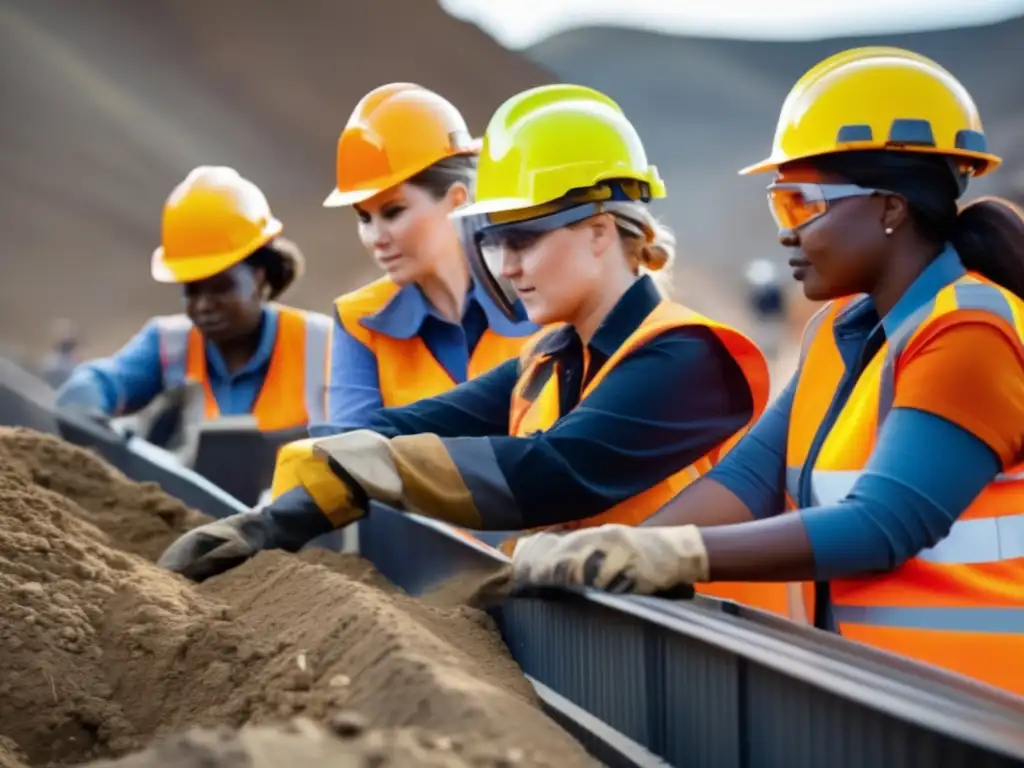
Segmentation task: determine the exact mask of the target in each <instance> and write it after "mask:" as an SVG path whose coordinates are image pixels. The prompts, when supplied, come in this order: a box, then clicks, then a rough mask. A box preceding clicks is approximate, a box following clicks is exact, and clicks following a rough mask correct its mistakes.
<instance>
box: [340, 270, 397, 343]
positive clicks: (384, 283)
mask: <svg viewBox="0 0 1024 768" xmlns="http://www.w3.org/2000/svg"><path fill="white" fill-rule="evenodd" d="M399 290H401V289H400V288H399V286H398V285H396V284H395V283H394V282H392V280H391V279H390V278H387V277H382V278H380V279H378V280H374V281H373V282H372V283H369V284H368V285H364V286H363V287H362V288H357V289H356V290H354V291H350V292H349V293H346V294H344V295H342V296H339V297H338V298H337V299H335V300H334V311H335V312H336V313H337V315H338V320H339V321H340V322H341V325H342V326H343V327H344V328H345V330H346V331H348V333H349V334H350V335H351V336H353V337H355V338H356V339H358V340H359V341H361V342H363V343H364V344H366V343H367V342H368V341H369V339H370V337H371V335H372V334H371V331H370V330H368V329H367V328H365V327H363V325H362V324H361V323H360V322H359V321H360V320H362V319H363V318H364V317H367V316H368V315H372V314H374V313H375V312H379V311H380V310H381V309H383V308H384V306H385V305H386V304H387V303H388V302H389V301H391V298H392V297H393V296H394V295H395V294H396V293H398V291H399Z"/></svg>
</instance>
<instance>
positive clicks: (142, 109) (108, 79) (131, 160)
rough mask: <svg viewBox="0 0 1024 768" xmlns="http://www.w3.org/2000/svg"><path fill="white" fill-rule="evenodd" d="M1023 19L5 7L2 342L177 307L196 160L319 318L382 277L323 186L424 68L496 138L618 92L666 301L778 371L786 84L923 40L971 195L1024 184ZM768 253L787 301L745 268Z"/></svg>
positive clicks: (95, 343)
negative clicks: (177, 274) (721, 327)
mask: <svg viewBox="0 0 1024 768" xmlns="http://www.w3.org/2000/svg"><path fill="white" fill-rule="evenodd" d="M1022 16H1024V0H970V1H969V2H964V0H958V1H950V0H930V2H928V1H926V0H888V2H879V1H878V0H831V2H829V3H822V2H814V3H811V2H806V1H805V0H776V2H773V3H763V2H756V1H754V2H751V1H747V0H714V2H713V3H712V2H683V0H649V1H647V0H609V1H608V2H603V1H602V0H579V1H577V0H539V1H538V2H534V0H442V2H437V0H374V1H373V2H372V3H371V2H366V0H363V1H362V2H352V1H351V0H294V2H292V3H285V2H283V0H145V2H138V0H0V105H2V106H0V110H2V111H0V114H2V119H0V146H2V148H3V150H2V158H0V237H2V238H3V256H2V258H3V274H2V278H0V354H7V355H8V356H13V357H16V358H18V359H20V360H22V361H24V362H26V363H32V364H34V365H36V366H38V365H40V364H43V362H44V361H47V360H48V363H47V364H48V365H51V366H57V367H58V368H59V365H60V362H59V360H60V359H65V360H71V359H72V358H74V357H77V356H90V355H95V354H101V353H105V352H109V351H112V350H114V349H116V348H117V347H118V346H120V344H122V343H123V342H124V341H126V340H127V339H128V337H129V336H130V335H131V334H132V333H134V332H135V331H136V330H137V329H138V328H139V326H140V325H141V324H142V323H143V322H144V321H145V320H146V319H147V318H149V317H151V316H152V315H154V314H161V313H168V312H174V311H178V310H179V308H180V293H179V291H178V290H177V289H176V288H174V287H169V286H161V285H158V284H156V283H154V282H153V281H152V280H151V278H150V275H149V260H150V254H151V253H152V250H153V248H154V247H155V246H156V245H157V243H158V240H159V235H160V211H161V206H162V204H163V201H164V199H165V197H166V196H167V194H168V192H169V191H170V190H171V189H172V187H173V186H174V185H175V184H176V183H177V182H179V181H180V180H181V179H182V178H183V177H184V176H185V174H186V173H187V172H188V171H189V170H190V169H191V168H192V167H194V166H196V165H199V164H224V165H230V166H234V167H236V168H237V169H238V170H239V171H240V172H241V173H242V174H243V175H245V176H247V177H249V178H251V179H253V180H254V181H255V182H256V183H257V184H258V185H260V186H261V187H262V188H263V189H264V191H265V192H266V193H267V196H268V198H269V199H270V203H271V206H272V207H273V208H274V210H275V212H276V214H277V216H278V217H279V218H281V219H282V220H283V221H284V223H285V232H286V234H287V235H289V236H290V237H291V238H292V239H294V240H296V241H297V242H298V244H299V245H300V246H301V247H302V249H303V250H304V251H305V254H306V257H307V259H308V262H309V265H308V266H309V269H308V272H307V276H306V278H305V280H304V281H303V282H302V283H301V284H300V285H299V286H298V287H297V289H295V290H294V292H292V293H290V294H289V297H288V298H289V303H292V304H295V305H298V306H303V307H308V308H315V309H319V310H321V311H326V309H327V307H328V306H329V305H330V302H331V300H332V299H333V298H334V297H335V296H336V295H338V294H340V293H342V292H344V291H346V290H349V289H352V288H355V287H358V286H359V285H361V284H363V283H365V282H367V281H369V280H371V279H373V278H375V277H376V276H377V270H376V268H375V266H374V264H373V263H372V261H371V259H370V257H369V256H368V255H367V254H365V253H364V252H363V250H362V248H361V247H360V245H359V243H358V240H357V238H356V232H355V219H354V216H352V214H351V213H349V212H347V211H345V212H339V211H338V210H328V209H324V208H321V205H320V204H321V201H322V200H323V198H324V196H325V195H326V193H327V192H328V191H329V190H330V189H331V188H332V186H333V175H334V150H335V142H336V140H337V134H338V132H339V131H340V129H341V128H342V126H343V125H344V123H345V121H346V119H347V118H348V116H349V114H350V112H351V111H352V108H353V107H354V106H355V104H356V102H357V101H358V100H359V98H360V97H361V96H362V95H363V94H364V93H365V92H366V91H368V90H370V89H371V88H373V87H375V86H377V85H380V84H382V83H386V82H389V81H399V80H404V81H414V82H417V83H419V84H421V85H424V86H426V87H428V88H431V89H434V90H436V91H438V92H440V93H442V94H443V95H445V96H446V97H447V98H449V99H450V100H452V101H453V102H454V103H455V104H457V105H458V106H459V107H460V109H461V110H462V111H463V113H464V115H465V116H466V118H467V120H469V122H470V125H471V128H472V129H473V130H474V131H476V132H481V131H482V130H483V128H484V127H485V125H486V121H487V119H488V118H489V116H490V114H491V113H492V111H493V110H494V109H495V108H496V107H497V106H498V105H499V104H500V103H501V102H502V101H503V100H504V99H505V98H507V97H508V96H510V95H512V94H513V93H515V92H516V91H519V90H522V89H525V88H527V87H530V86H533V85H539V84H543V83H549V82H552V81H572V82H577V83H582V84H586V85H590V86H593V87H596V88H599V89H601V90H603V91H605V92H607V93H608V94H609V95H611V96H612V97H613V98H615V99H616V100H618V101H619V103H620V104H621V105H622V107H623V108H624V110H625V111H626V114H627V115H628V116H629V117H630V118H631V119H632V120H633V121H634V123H635V124H636V125H637V127H638V129H639V131H640V133H641V136H642V137H643V138H644V140H645V143H646V146H647V150H648V154H649V156H650V158H651V159H652V162H654V163H656V164H657V165H658V166H659V167H660V169H661V171H662V174H663V176H664V177H665V179H666V181H667V184H668V189H669V198H668V199H667V200H666V201H663V202H661V203H660V204H659V205H658V212H659V214H660V215H661V216H662V217H663V218H664V220H665V221H666V223H668V224H669V225H670V226H672V227H673V229H674V230H675V231H676V233H677V235H678V237H679V242H680V251H681V252H680V259H679V262H678V266H677V268H676V274H675V283H676V288H677V292H676V296H677V298H679V299H681V300H683V301H685V302H687V303H689V304H691V305H692V306H693V307H694V308H696V309H698V310H701V311H704V312H706V313H709V314H711V315H713V316H716V317H719V318H721V319H724V320H729V321H732V322H735V323H737V324H739V325H741V326H742V327H744V328H746V329H747V330H750V331H751V332H753V333H755V334H756V335H758V336H759V338H761V339H762V340H764V342H765V343H766V344H767V345H769V346H771V347H773V348H774V347H776V346H777V347H778V348H779V350H780V352H779V354H780V355H781V357H782V359H783V362H782V363H781V365H782V367H783V368H786V366H787V365H789V364H790V363H786V362H785V358H786V356H787V354H789V355H790V357H791V355H792V347H793V340H794V339H795V336H796V332H795V331H794V330H792V329H795V328H797V327H798V326H800V325H802V320H803V319H804V318H805V317H806V314H807V312H808V311H809V309H810V308H809V307H807V306H806V305H804V304H803V303H802V302H800V301H799V299H798V298H797V297H796V296H795V295H794V294H793V292H792V290H791V289H788V282H786V281H787V280H788V270H786V269H785V267H784V264H785V259H786V255H785V253H784V252H783V250H782V248H781V247H780V246H778V245H777V243H776V241H775V231H774V228H773V225H772V221H771V218H770V216H769V214H768V211H767V208H766V206H765V203H764V195H763V181H762V180H760V179H750V178H741V177H739V176H737V175H736V170H737V169H738V168H740V167H742V166H744V165H746V164H748V163H750V162H753V161H756V160H759V159H761V157H762V156H764V155H766V154H767V153H768V151H769V148H770V144H771V139H772V134H773V131H774V127H775V121H776V118H777V115H778V110H779V107H780V106H781V104H782V101H783V99H784V98H785V96H786V93H787V92H788V90H789V88H790V87H791V86H792V84H793V83H794V82H795V81H796V79H797V78H798V77H799V76H800V75H801V74H802V73H803V72H804V71H805V70H807V69H808V68H809V67H810V66H812V65H813V64H814V63H816V62H818V61H819V60H821V59H823V58H824V57H826V56H828V55H830V54H832V53H834V52H836V51H839V50H842V49H844V48H849V47H851V46H854V45H863V44H884V45H897V46H902V47H907V48H911V49H914V50H916V51H919V52H920V53H923V54H925V55H927V56H930V57H933V58H935V59H937V60H938V61H939V63H941V64H943V65H944V66H946V67H947V68H948V69H950V70H952V72H953V73H954V74H955V75H957V76H958V77H959V78H960V79H961V81H962V82H963V83H964V84H965V85H966V86H967V88H968V89H969V90H970V91H971V92H972V94H973V95H974V97H975V99H976V101H977V102H978V105H979V107H980V109H981V113H982V116H983V118H984V120H985V127H986V129H987V133H988V134H989V137H990V141H991V142H992V146H993V149H994V151H996V152H997V153H999V154H1001V155H1002V156H1003V157H1004V158H1005V160H1006V165H1005V166H1004V168H1003V169H1001V170H1000V172H998V173H996V174H995V175H993V176H992V177H991V181H989V179H984V180H983V181H984V182H985V183H981V182H979V183H978V184H977V185H976V186H974V187H972V189H971V193H970V194H971V196H974V195H980V194H1001V195H1005V196H1007V197H1010V198H1011V199H1014V200H1015V201H1016V202H1018V203H1020V202H1024V200H1022V198H1024V77H1022V74H1021V72H1022V70H1024V67H1022V65H1024V46H1022V41H1024V18H1022ZM757 260H765V261H763V262H761V263H760V264H757V265H756V266H755V267H754V268H753V269H748V266H749V265H750V263H751V262H753V261H757ZM772 264H775V265H777V266H778V267H779V268H780V269H779V270H778V271H777V274H778V275H779V276H780V277H781V278H782V280H783V281H784V285H786V286H787V290H788V294H787V298H788V299H789V301H788V303H786V302H782V301H781V300H780V299H779V297H778V296H773V295H768V294H766V293H765V292H764V291H763V290H762V291H760V292H759V291H758V290H752V289H751V287H750V286H751V284H752V283H753V284H755V285H756V284H762V283H764V282H765V280H768V281H769V282H770V280H771V279H772V275H771V272H772V270H771V265H772ZM769 293H770V292H769ZM787 313H788V315H789V323H788V326H787V325H786V324H785V323H782V325H781V326H780V325H779V324H778V323H776V322H775V321H773V320H772V319H771V318H772V317H778V316H782V315H784V314H787ZM773 323H774V324H773ZM776 342H778V343H776ZM787 350H788V351H787ZM62 356H63V358H62ZM55 358H56V359H57V360H58V362H54V359H55Z"/></svg>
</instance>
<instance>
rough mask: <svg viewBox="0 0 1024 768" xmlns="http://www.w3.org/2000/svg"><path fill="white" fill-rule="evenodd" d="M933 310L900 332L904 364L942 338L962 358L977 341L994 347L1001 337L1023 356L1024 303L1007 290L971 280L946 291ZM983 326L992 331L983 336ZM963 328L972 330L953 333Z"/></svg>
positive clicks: (944, 344)
mask: <svg viewBox="0 0 1024 768" xmlns="http://www.w3.org/2000/svg"><path fill="white" fill-rule="evenodd" d="M934 306H935V308H934V309H933V310H932V311H931V312H930V313H929V314H928V315H927V316H925V317H924V318H920V317H918V318H913V317H912V318H911V319H910V320H909V321H908V323H907V326H906V327H905V328H901V329H900V330H899V331H897V333H896V335H897V337H900V336H902V337H903V338H897V339H896V340H895V343H897V344H899V346H900V349H899V352H900V353H902V355H903V358H902V360H901V361H906V360H909V359H912V358H913V357H915V356H916V355H918V354H920V353H921V351H922V350H924V349H925V348H927V347H929V346H931V345H933V344H935V343H936V340H937V339H940V338H942V339H943V341H942V342H941V343H942V345H943V347H944V348H946V349H947V351H950V350H953V349H956V350H958V351H957V352H956V354H957V355H958V356H960V355H963V354H971V353H972V352H973V350H970V349H967V348H966V347H968V346H970V344H971V343H973V342H972V339H973V338H974V337H977V338H988V339H990V341H989V342H988V345H991V344H992V343H993V340H995V339H996V337H997V336H1002V338H1003V339H1004V341H1005V343H1006V344H1008V345H1010V346H1011V347H1013V348H1015V349H1016V350H1017V353H1018V354H1019V355H1021V356H1024V325H1022V320H1021V319H1020V318H1024V301H1022V300H1021V299H1020V298H1018V297H1017V296H1014V295H1013V294H1012V293H1010V292H1009V291H1007V290H1006V289H1005V288H1000V287H999V286H996V285H995V284H993V283H991V282H988V281H986V280H984V279H977V278H974V277H972V276H968V277H967V278H964V279H962V280H959V281H957V282H956V283H954V284H952V285H950V286H947V287H946V288H945V289H943V291H942V292H941V293H940V294H939V295H938V296H937V297H936V300H935V302H934ZM981 326H987V327H988V328H989V329H990V331H989V332H988V333H984V332H983V331H981V330H980V327H981ZM961 327H966V328H973V330H967V331H957V332H955V333H954V331H955V330H956V329H959V328H961ZM951 334H952V335H951ZM961 339H962V340H963V341H959V340H961ZM960 347H963V348H964V349H962V350H960Z"/></svg>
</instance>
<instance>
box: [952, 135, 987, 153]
mask: <svg viewBox="0 0 1024 768" xmlns="http://www.w3.org/2000/svg"><path fill="white" fill-rule="evenodd" d="M954 145H955V146H956V148H957V149H962V150H964V151H966V152H988V139H986V138H985V134H984V133H982V132H981V131H971V130H963V131H957V132H956V141H955V142H954Z"/></svg>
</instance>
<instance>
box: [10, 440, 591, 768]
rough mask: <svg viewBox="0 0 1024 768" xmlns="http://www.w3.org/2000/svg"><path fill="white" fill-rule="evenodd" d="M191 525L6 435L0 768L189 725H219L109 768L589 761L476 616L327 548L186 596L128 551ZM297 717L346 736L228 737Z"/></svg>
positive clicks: (132, 489)
mask: <svg viewBox="0 0 1024 768" xmlns="http://www.w3.org/2000/svg"><path fill="white" fill-rule="evenodd" d="M198 519H200V518H198V517H197V516H195V515H194V514H193V513H190V512H188V511H187V510H185V509H183V508H181V507H180V505H177V504H176V503H175V502H174V501H173V500H170V499H168V498H167V497H166V496H164V495H163V494H162V493H161V492H160V491H159V490H158V489H155V488H152V487H147V486H140V485H136V484H134V483H131V482H129V481H127V480H125V479H124V478H122V477H120V476H118V475H117V473H116V472H114V471H113V470H111V469H110V468H109V467H107V466H106V465H104V464H103V463H102V462H101V461H99V460H97V459H95V458H94V457H91V456H89V455H88V454H86V453H84V452H82V451H78V450H77V449H74V448H71V447H69V446H66V445H64V444H62V443H60V441H58V440H55V439H54V438H50V437H46V436H41V435H36V434H34V433H31V432H27V431H23V430H0V615H2V616H4V617H5V620H4V621H3V622H2V623H0V656H2V657H3V659H4V674H3V676H2V677H0V735H3V736H7V737H9V738H10V739H13V740H15V741H16V743H17V746H18V747H19V748H20V749H21V750H23V751H24V753H25V755H27V760H23V758H21V757H20V756H18V755H17V754H16V753H15V751H14V750H13V749H11V750H7V751H8V752H9V754H10V757H7V756H5V752H4V744H3V743H2V742H0V765H2V766H4V768H7V766H6V764H5V763H4V762H3V761H4V760H7V761H8V762H10V763H11V764H12V765H15V766H17V765H18V762H16V761H18V760H22V761H23V762H26V763H28V764H29V765H36V766H39V765H71V764H77V763H80V762H82V761H85V760H90V759H111V758H116V757H118V756H121V755H125V754H126V753H129V752H131V751H132V750H137V749H141V748H144V747H146V746H147V745H148V744H150V743H152V742H153V740H154V739H158V738H162V737H167V736H170V735H172V734H174V733H180V732H181V731H183V730H185V729H187V728H190V727H194V726H198V727H220V728H222V729H223V728H228V729H229V732H226V733H225V732H223V731H219V732H216V733H215V734H213V735H211V734H210V733H198V732H193V733H191V734H188V735H185V736H181V737H177V738H175V739H172V740H171V741H168V742H165V743H164V744H163V745H161V746H157V747H155V748H153V749H151V750H150V751H149V752H147V753H143V754H140V755H138V756H135V757H131V758H125V762H119V763H117V764H120V765H140V766H141V765H155V764H161V765H164V764H170V765H200V764H202V765H217V766H222V765H223V766H227V765H264V764H269V762H266V761H268V760H271V756H272V755H277V756H278V757H279V758H280V760H279V763H283V762H285V758H284V757H283V755H284V754H285V753H287V754H288V755H289V757H288V758H287V760H289V761H292V762H300V763H301V764H309V765H317V764H319V763H318V761H326V760H328V759H330V760H334V761H335V762H334V763H332V764H338V765H345V764H347V763H346V762H345V761H346V759H351V760H356V757H357V756H361V758H360V759H361V760H362V761H363V762H361V763H360V764H374V765H385V764H391V765H403V764H404V765H412V764H424V765H460V764H463V763H460V762H459V761H460V760H468V761H470V762H469V763H468V764H473V765H499V764H512V763H521V764H524V765H559V766H560V767H561V766H571V765H584V764H589V762H590V761H589V758H588V757H587V756H586V754H585V752H584V751H583V750H582V748H581V747H579V745H577V744H576V743H575V742H574V741H572V739H571V738H569V737H568V736H567V735H566V734H565V733H564V732H563V731H562V730H560V729H559V728H558V727H557V726H556V725H555V724H554V723H553V722H552V721H551V720H549V719H548V718H547V717H545V716H544V715H543V714H542V712H541V711H540V709H539V707H538V705H537V702H536V700H535V697H534V694H533V691H532V688H531V687H530V685H529V684H528V682H527V681H526V679H525V678H524V677H523V675H522V674H521V672H520V671H519V669H518V667H517V666H516V664H515V662H514V661H513V660H512V659H511V657H510V656H509V654H508V651H507V649H506V648H505V647H504V645H503V643H502V642H501V639H500V637H499V635H498V634H497V632H496V631H495V628H494V627H493V625H492V623H491V621H490V619H489V618H488V617H487V616H486V614H484V613H481V612H479V611H476V610H473V609H471V608H468V607H466V606H442V605H436V604H428V603H425V602H420V601H417V600H415V599H413V598H410V597H408V596H406V595H404V594H402V593H401V592H399V591H398V590H397V589H395V588H394V587H392V586H390V585H389V584H388V583H387V582H386V581H385V580H384V579H383V578H382V577H381V576H380V574H379V573H377V572H376V571H375V570H374V569H373V567H372V565H370V564H369V563H368V562H367V561H365V560H362V559H360V558H358V557H354V556H341V555H334V554H332V553H328V552H326V551H316V550H313V551H310V552H306V553H303V554H302V555H300V556H298V557H296V556H292V555H288V554H285V553H281V552H266V553H262V554H261V555H259V556H258V557H256V558H254V559H253V560H252V561H250V562H248V563H246V564H245V565H243V566H241V567H239V568H237V569H235V570H234V571H232V572H230V573H228V574H225V575H223V576H220V577H217V578H214V579H210V580H209V581H206V582H204V583H203V584H201V585H198V586H197V585H193V584H191V583H189V582H186V581H185V580H183V579H181V578H179V577H177V576H174V575H172V574H170V573H167V572H165V571H162V570H160V569H158V568H156V566H155V565H153V564H152V563H151V562H149V561H148V560H146V559H145V558H144V557H141V556H138V555H137V554H135V553H137V552H143V551H144V552H147V553H150V555H152V554H155V553H156V552H159V551H160V550H161V549H162V548H163V545H164V544H165V543H166V541H167V540H168V539H170V538H173V536H174V535H175V534H176V533H177V532H178V531H180V530H184V528H186V527H188V526H189V525H191V524H194V523H195V522H196V521H197V520H198ZM122 535H123V536H125V540H122V538H121V537H122ZM344 712H349V713H356V714H355V715H348V716H345V717H342V718H341V720H339V719H338V718H339V715H340V714H341V713H344ZM294 717H302V718H305V719H308V720H310V721H315V722H319V723H323V724H331V723H332V722H333V723H334V724H335V726H336V731H337V732H339V733H345V734H348V735H349V738H348V739H346V740H345V743H344V745H343V748H342V747H341V746H338V745H337V744H336V743H335V741H334V740H332V739H333V737H332V738H331V739H329V738H327V737H323V736H322V735H320V734H319V731H316V729H311V728H310V727H309V726H308V725H303V724H301V723H300V724H298V725H296V724H294V723H293V725H292V726H290V727H289V728H286V729H284V730H281V729H278V730H259V729H256V730H245V731H242V732H239V733H235V732H234V731H233V730H230V729H237V728H240V727H242V726H245V725H248V724H255V725H261V724H273V723H275V722H280V721H282V720H290V719H291V718H294ZM354 722H355V723H356V724H357V725H353V723H354ZM217 733H219V734H220V735H216V734H217ZM390 743H393V744H394V746H393V748H392V747H387V748H385V746H384V745H387V744H390ZM403 745H404V746H403ZM388 750H391V751H388ZM416 750H419V751H420V752H424V754H426V753H428V752H429V753H430V755H428V757H429V760H428V759H427V757H422V756H421V755H419V754H418V753H416ZM263 751H265V752H266V754H263ZM257 753H260V754H261V755H262V756H261V757H259V758H257V757H256V756H255V755H256V754H257ZM435 753H436V754H435ZM204 754H206V755H207V757H208V758H209V759H207V758H204V757H203V755H204ZM307 756H308V761H307ZM347 756H348V757H347ZM165 760H166V761H168V762H164V761H165ZM431 760H434V762H431ZM444 760H448V762H444ZM147 761H148V762H147ZM189 761H191V762H189ZM261 761H263V762H261ZM367 761H368V762H367ZM438 761H440V762H438ZM453 761H454V762H453Z"/></svg>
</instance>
